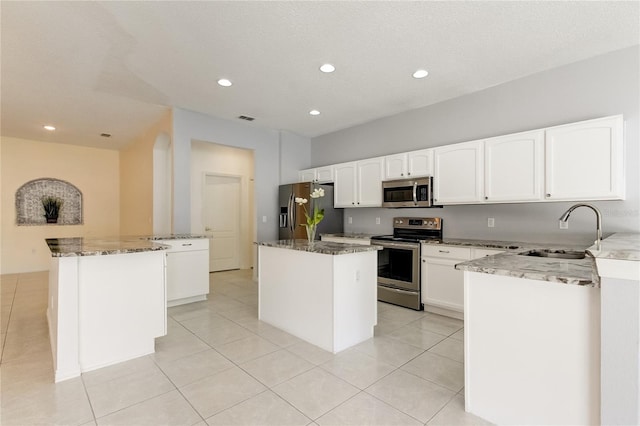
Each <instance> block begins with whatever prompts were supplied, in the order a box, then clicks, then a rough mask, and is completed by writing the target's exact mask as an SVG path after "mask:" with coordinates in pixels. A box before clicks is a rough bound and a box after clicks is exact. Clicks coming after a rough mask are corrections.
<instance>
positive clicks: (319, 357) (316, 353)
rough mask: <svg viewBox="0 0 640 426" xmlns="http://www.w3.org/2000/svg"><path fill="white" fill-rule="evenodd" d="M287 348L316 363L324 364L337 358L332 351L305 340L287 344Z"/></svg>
mask: <svg viewBox="0 0 640 426" xmlns="http://www.w3.org/2000/svg"><path fill="white" fill-rule="evenodd" d="M287 350H288V351H289V352H291V353H293V354H295V355H298V356H299V357H300V358H302V359H306V360H307V361H309V362H310V363H312V364H315V365H320V364H323V363H325V362H327V361H330V360H332V359H333V358H335V355H334V354H332V353H331V352H329V351H325V350H324V349H321V348H319V347H317V346H315V345H312V344H311V343H307V342H304V341H301V342H299V343H296V344H293V345H291V346H287Z"/></svg>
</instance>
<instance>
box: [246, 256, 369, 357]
mask: <svg viewBox="0 0 640 426" xmlns="http://www.w3.org/2000/svg"><path fill="white" fill-rule="evenodd" d="M259 262H260V278H259V302H258V317H259V319H260V320H261V321H264V322H266V323H268V324H271V325H273V326H275V327H278V328H280V329H282V330H284V331H286V332H287V333H290V334H293V335H294V336H296V337H298V338H300V339H302V340H305V341H307V342H309V343H311V344H312V345H316V346H318V347H320V348H322V349H324V350H326V351H329V352H332V353H337V352H340V351H342V350H344V349H347V348H349V347H351V346H354V345H356V344H358V343H360V342H363V341H365V340H367V339H370V338H372V337H373V328H374V326H375V325H376V322H377V276H376V275H377V264H378V252H377V251H366V252H360V253H351V254H341V255H328V254H320V253H311V252H306V251H298V250H289V249H283V248H275V247H267V246H260V254H259Z"/></svg>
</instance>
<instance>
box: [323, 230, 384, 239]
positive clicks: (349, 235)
mask: <svg viewBox="0 0 640 426" xmlns="http://www.w3.org/2000/svg"><path fill="white" fill-rule="evenodd" d="M320 235H321V236H323V237H336V238H353V239H359V240H370V239H371V237H373V234H363V233H359V232H338V233H334V234H325V233H322V234H320Z"/></svg>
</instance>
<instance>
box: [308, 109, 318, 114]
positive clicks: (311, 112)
mask: <svg viewBox="0 0 640 426" xmlns="http://www.w3.org/2000/svg"><path fill="white" fill-rule="evenodd" d="M309 114H310V115H320V111H318V110H317V109H312V110H311V111H309Z"/></svg>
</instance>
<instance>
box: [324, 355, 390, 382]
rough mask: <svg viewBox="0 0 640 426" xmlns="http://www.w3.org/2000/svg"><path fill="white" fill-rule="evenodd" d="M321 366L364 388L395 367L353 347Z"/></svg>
mask: <svg viewBox="0 0 640 426" xmlns="http://www.w3.org/2000/svg"><path fill="white" fill-rule="evenodd" d="M320 367H322V368H323V369H325V370H327V371H328V372H330V373H331V374H333V375H335V376H338V377H340V378H341V379H343V380H346V381H347V382H349V383H351V384H352V385H354V386H356V387H358V388H360V389H364V388H366V387H368V386H370V385H371V384H373V383H374V382H376V381H378V380H380V379H381V378H383V377H384V376H386V375H387V374H389V373H391V372H392V371H393V370H394V369H395V367H393V366H392V365H389V364H387V363H385V362H382V361H378V360H377V359H375V358H372V357H370V356H369V355H366V354H364V353H362V352H358V351H356V350H353V349H349V350H346V351H344V352H342V353H340V354H338V355H337V356H336V357H335V358H334V359H332V360H331V361H328V362H326V363H324V364H322V365H321V366H320Z"/></svg>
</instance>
